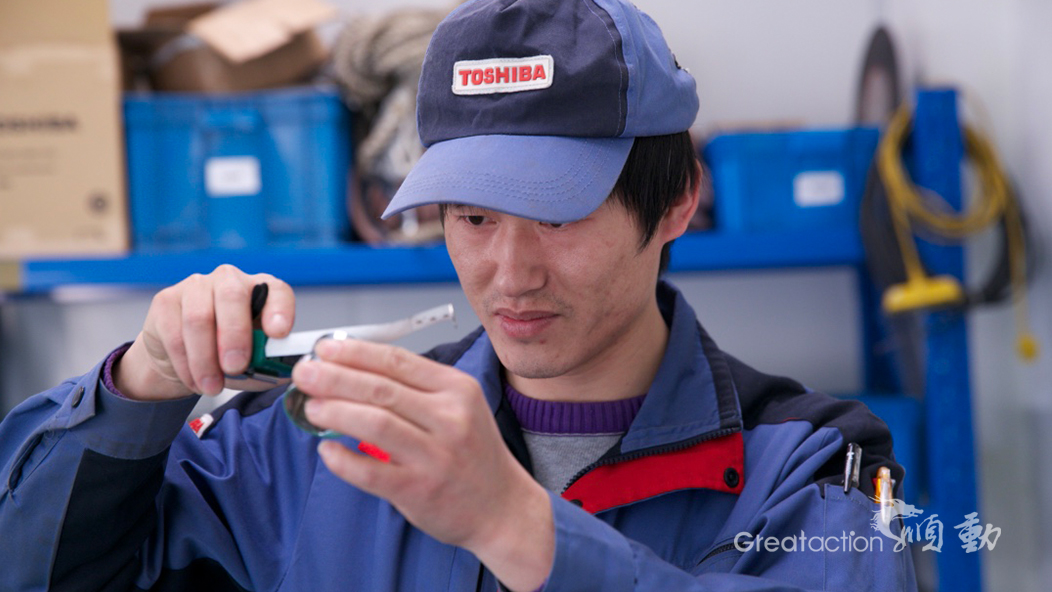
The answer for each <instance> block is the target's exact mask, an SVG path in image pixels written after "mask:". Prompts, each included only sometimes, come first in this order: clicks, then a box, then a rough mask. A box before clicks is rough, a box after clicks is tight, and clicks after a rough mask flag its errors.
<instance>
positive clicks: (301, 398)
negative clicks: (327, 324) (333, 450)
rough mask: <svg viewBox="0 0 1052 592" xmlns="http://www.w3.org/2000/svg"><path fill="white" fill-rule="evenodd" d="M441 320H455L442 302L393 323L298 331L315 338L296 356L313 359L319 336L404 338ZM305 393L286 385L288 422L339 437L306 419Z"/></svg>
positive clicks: (378, 339)
mask: <svg viewBox="0 0 1052 592" xmlns="http://www.w3.org/2000/svg"><path fill="white" fill-rule="evenodd" d="M441 321H453V322H454V323H456V318H455V316H454V314H453V305H452V304H445V305H442V306H438V307H435V308H432V309H429V310H425V311H424V312H421V313H418V314H415V315H413V316H411V317H409V318H407V319H402V320H401V321H395V322H393V323H385V324H382V325H358V326H354V327H342V328H339V329H329V330H328V332H324V333H322V332H304V333H301V334H300V338H301V339H302V337H303V336H306V335H311V336H313V337H315V340H314V345H313V346H312V347H311V350H310V353H308V354H306V355H304V356H303V357H302V358H300V361H303V360H315V359H317V355H316V354H315V348H316V347H317V345H318V343H319V342H320V341H321V340H323V339H334V340H337V341H343V340H346V339H362V340H365V341H375V342H388V341H394V340H395V339H398V338H399V337H404V336H406V335H408V334H410V333H413V332H415V331H418V330H420V329H424V328H426V327H430V326H431V325H434V324H436V323H439V322H441ZM273 341H276V340H272V342H273ZM297 363H298V362H297ZM290 373H291V372H290ZM309 396H310V395H308V394H307V393H304V392H303V391H301V390H300V389H299V388H297V387H296V384H295V383H293V384H290V385H289V387H288V389H286V390H285V401H284V405H283V407H284V409H285V414H286V415H288V416H289V419H290V420H292V423H293V424H295V425H296V427H298V428H300V429H301V430H303V431H305V432H307V433H308V434H311V435H312V436H320V437H322V438H334V437H336V436H339V435H340V434H338V433H337V432H334V431H333V430H326V429H323V428H320V427H318V426H316V425H314V424H312V423H311V422H310V421H308V420H307V414H306V410H305V408H304V407H305V405H306V404H307V399H308V397H309Z"/></svg>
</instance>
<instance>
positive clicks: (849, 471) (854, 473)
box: [844, 442, 862, 494]
mask: <svg viewBox="0 0 1052 592" xmlns="http://www.w3.org/2000/svg"><path fill="white" fill-rule="evenodd" d="M861 468H862V447H861V446H859V445H858V444H855V443H854V442H852V443H850V444H848V445H847V458H846V459H845V460H844V493H845V494H846V493H849V492H850V491H851V488H852V487H855V488H857V487H858V472H859V469H861Z"/></svg>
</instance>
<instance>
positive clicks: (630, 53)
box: [383, 0, 698, 223]
mask: <svg viewBox="0 0 1052 592" xmlns="http://www.w3.org/2000/svg"><path fill="white" fill-rule="evenodd" d="M697 112H698V94H697V89H696V87H695V83H694V78H693V77H692V76H691V75H690V73H688V72H687V71H686V70H684V69H682V68H680V66H679V64H678V63H676V59H675V57H674V56H673V55H672V52H671V51H670V50H669V48H668V45H667V44H666V43H665V40H664V38H663V37H662V35H661V30H660V29H659V28H658V26H657V24H656V23H654V21H653V20H652V19H651V18H650V17H649V16H647V15H646V14H644V13H643V12H641V11H640V10H639V9H638V8H636V7H635V6H634V5H633V4H631V3H630V2H627V1H623V0H473V1H470V2H467V3H465V4H463V5H461V6H460V7H458V8H457V9H456V10H454V11H453V12H452V13H450V15H449V16H448V17H446V19H445V20H443V21H442V22H441V23H440V24H439V25H438V28H437V29H436V30H435V33H434V35H433V36H432V38H431V44H430V46H429V47H428V50H427V54H426V56H425V57H424V63H423V69H422V71H421V75H420V88H419V92H418V96H417V127H418V129H419V131H420V139H421V141H422V142H423V143H424V145H425V146H427V147H428V149H427V151H426V152H424V155H423V156H422V157H421V158H420V161H419V162H418V163H417V164H416V166H415V167H414V168H413V170H412V171H411V172H410V173H409V176H408V177H407V178H406V179H405V181H404V182H403V183H402V185H401V187H400V188H399V189H398V192H397V193H396V194H395V196H394V198H392V200H391V203H390V204H389V205H388V207H387V211H385V212H384V214H383V217H384V218H387V217H389V216H392V215H394V214H397V213H398V212H401V211H403V210H406V209H409V208H413V207H417V206H422V205H426V204H433V203H458V204H467V205H473V206H478V207H482V208H486V209H491V210H496V211H500V212H504V213H507V214H512V215H515V216H520V217H523V218H531V219H535V220H540V221H543V222H551V223H566V222H572V221H574V220H579V219H581V218H583V217H585V216H587V215H588V214H590V213H591V212H592V211H594V210H595V209H596V208H597V207H599V205H600V204H602V203H603V201H604V200H606V198H607V197H608V196H609V195H610V191H611V190H612V189H613V187H614V183H615V182H616V181H617V178H618V177H619V176H620V174H621V169H622V168H623V167H624V164H625V161H626V160H627V158H628V153H629V151H630V150H631V149H632V142H633V139H634V138H636V137H640V136H657V135H664V134H672V133H676V132H682V131H685V130H687V129H689V128H690V126H691V125H692V124H693V123H694V118H695V116H696V115H697Z"/></svg>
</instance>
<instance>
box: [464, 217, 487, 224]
mask: <svg viewBox="0 0 1052 592" xmlns="http://www.w3.org/2000/svg"><path fill="white" fill-rule="evenodd" d="M464 219H465V220H467V221H468V224H470V225H472V226H482V223H483V222H485V221H486V217H485V216H464Z"/></svg>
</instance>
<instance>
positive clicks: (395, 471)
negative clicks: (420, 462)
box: [318, 440, 401, 497]
mask: <svg viewBox="0 0 1052 592" xmlns="http://www.w3.org/2000/svg"><path fill="white" fill-rule="evenodd" d="M318 455H319V456H320V457H321V460H322V462H324V463H325V466H326V467H328V468H329V470H330V471H332V473H333V474H334V475H336V476H337V477H339V478H340V479H343V480H344V481H346V482H348V483H350V484H351V485H354V486H355V487H357V488H359V489H361V490H362V491H365V492H366V493H371V494H373V495H376V496H379V497H383V496H384V493H386V492H388V491H391V490H392V487H393V484H394V482H395V480H396V479H397V478H398V475H399V473H400V472H401V471H400V467H397V466H393V465H391V464H390V463H386V462H383V461H379V460H377V459H375V458H372V457H370V456H368V455H365V454H358V453H357V452H352V451H351V450H350V449H348V448H347V447H346V446H343V445H342V444H339V443H337V442H334V441H332V440H325V441H323V442H322V443H321V444H319V445H318Z"/></svg>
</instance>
